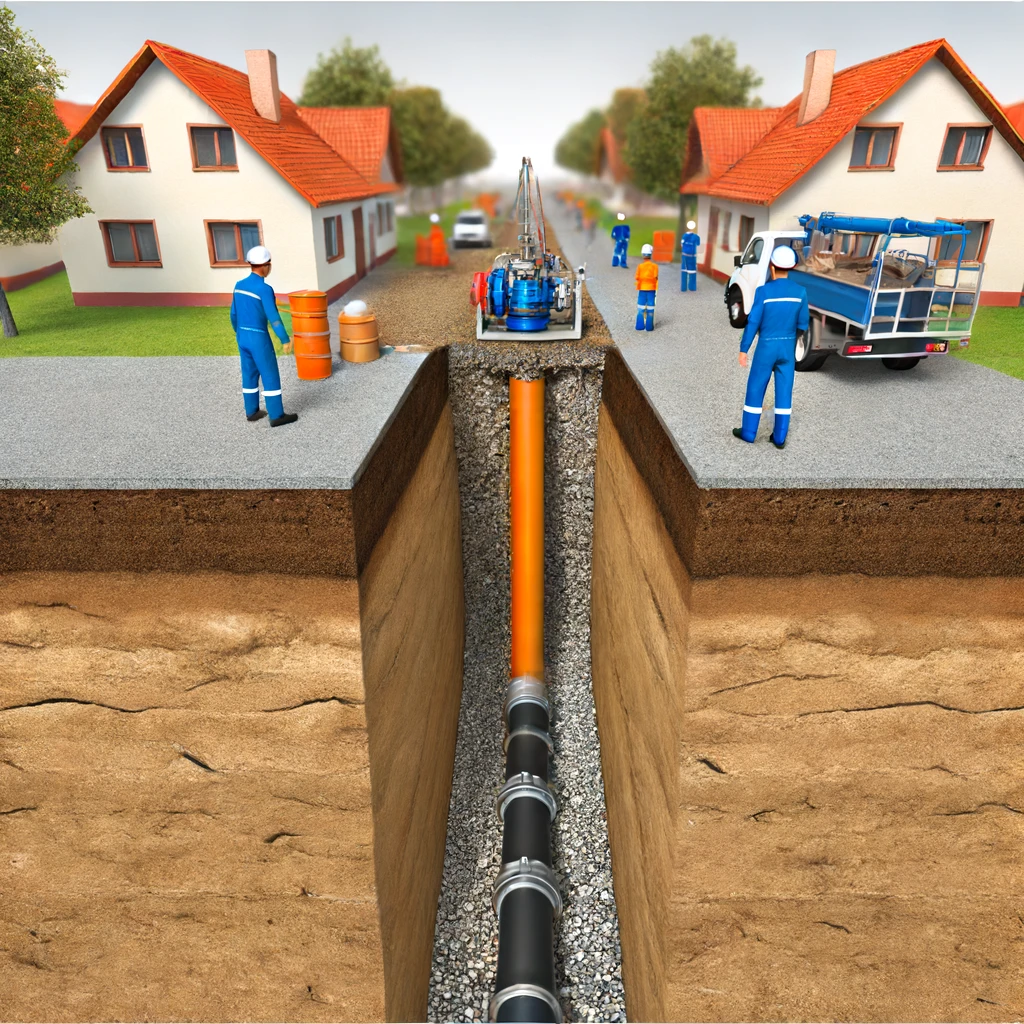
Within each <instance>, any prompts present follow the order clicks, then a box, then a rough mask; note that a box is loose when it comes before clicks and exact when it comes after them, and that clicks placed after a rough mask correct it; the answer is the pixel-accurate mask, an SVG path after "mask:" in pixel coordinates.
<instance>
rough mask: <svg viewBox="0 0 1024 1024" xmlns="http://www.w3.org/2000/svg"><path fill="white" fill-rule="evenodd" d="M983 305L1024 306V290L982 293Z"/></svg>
mask: <svg viewBox="0 0 1024 1024" xmlns="http://www.w3.org/2000/svg"><path fill="white" fill-rule="evenodd" d="M979 305H982V306H1024V292H986V291H983V292H982V293H981V301H980V303H979Z"/></svg>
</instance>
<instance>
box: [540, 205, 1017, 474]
mask: <svg viewBox="0 0 1024 1024" xmlns="http://www.w3.org/2000/svg"><path fill="white" fill-rule="evenodd" d="M552 205H554V206H555V210H554V212H552V211H551V210H550V209H549V210H548V211H547V212H548V214H549V216H550V218H551V222H552V224H553V226H554V228H555V230H556V232H557V233H558V240H559V242H560V244H561V245H562V248H563V249H564V251H565V253H566V255H567V256H568V257H569V258H570V259H572V260H573V262H575V263H577V264H579V263H582V262H584V261H586V262H587V278H588V287H589V289H590V294H591V295H592V297H593V299H594V301H595V303H596V304H597V307H598V309H599V310H600V311H601V314H602V316H604V318H605V320H606V321H607V323H608V326H609V327H610V329H611V332H612V336H613V337H614V338H615V342H616V344H617V345H618V346H619V347H620V349H621V351H622V355H623V358H624V359H625V361H626V363H627V364H628V365H629V368H630V369H631V370H632V372H633V374H634V376H635V377H636V378H637V380H638V381H639V383H640V386H641V387H642V388H643V390H644V391H645V393H646V394H647V397H648V399H649V400H650V402H651V404H652V405H653V406H654V408H655V410H656V411H657V413H658V415H659V417H660V419H661V421H662V423H663V424H664V425H665V427H666V428H667V430H668V433H669V434H670V436H671V437H672V439H673V440H674V442H675V445H676V449H677V450H678V452H679V454H680V456H681V457H682V459H683V461H684V462H685V463H686V465H687V467H688V468H689V470H690V472H691V473H692V474H693V477H694V479H695V480H696V481H697V483H698V484H699V485H700V486H701V487H895V488H909V487H952V488H965V487H980V488H991V487H1024V438H1022V436H1021V428H1022V425H1024V381H1021V380H1017V379H1016V378H1013V377H1008V376H1006V375H1005V374H1001V373H997V372H996V371H995V370H989V369H986V368H985V367H982V366H975V365H974V364H973V363H966V362H962V361H960V360H958V359H951V358H949V357H947V356H939V357H934V356H933V357H931V358H929V359H925V360H922V362H920V363H919V364H918V365H917V366H916V367H915V368H914V369H913V370H909V371H893V370H887V369H885V367H883V366H882V365H881V363H880V362H879V361H877V360H871V361H864V362H855V361H853V360H849V359H840V358H838V357H836V356H833V357H831V358H830V359H829V360H828V361H827V362H826V363H825V365H824V367H822V369H821V370H818V371H817V372H815V373H798V374H797V375H796V385H795V388H794V394H793V418H792V424H791V426H790V431H789V437H788V440H787V444H786V447H785V449H784V450H782V451H778V450H777V449H776V448H774V447H773V446H772V445H771V443H770V442H769V441H768V434H769V432H770V430H771V415H770V414H768V415H765V416H763V417H762V419H761V429H760V432H759V434H758V440H757V442H756V443H755V444H753V445H747V444H745V443H744V442H742V441H739V440H737V439H736V438H734V437H733V436H732V428H733V427H734V426H739V424H740V413H741V408H742V405H743V394H744V389H745V387H746V377H747V371H746V370H744V369H742V368H741V367H740V366H739V364H738V362H737V359H736V355H737V353H738V352H739V340H740V332H739V331H736V330H733V329H732V328H731V327H730V326H729V323H728V320H727V318H726V312H725V304H724V303H723V301H722V295H723V290H722V286H721V285H719V284H716V283H714V282H712V281H711V280H710V279H709V278H707V277H705V276H704V275H702V274H701V275H698V284H697V289H698V290H697V292H696V293H695V294H694V293H686V294H681V293H680V291H679V268H678V265H675V264H673V265H672V266H671V267H668V266H662V267H661V281H660V289H659V292H658V304H657V315H656V320H655V323H656V326H655V329H654V331H652V332H651V333H646V332H637V331H635V330H634V326H633V324H634V321H635V318H636V313H635V310H636V291H635V288H636V285H635V283H634V280H633V271H634V267H635V261H631V265H630V268H629V270H628V271H624V270H621V269H613V268H612V266H611V248H612V247H611V239H605V238H602V237H598V238H597V239H595V241H594V243H593V245H592V246H590V247H589V248H588V246H587V245H586V241H585V237H584V236H583V234H582V233H581V232H578V231H576V229H575V228H574V227H573V226H572V225H571V223H570V222H569V221H568V219H567V218H566V217H564V216H563V215H562V212H561V209H560V208H559V207H558V206H557V204H552ZM1022 344H1024V340H1022ZM772 404H773V398H772V387H771V386H770V385H769V389H768V393H767V395H766V396H765V402H764V407H765V410H766V411H767V410H770V409H771V408H772Z"/></svg>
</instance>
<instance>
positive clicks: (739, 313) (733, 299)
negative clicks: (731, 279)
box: [727, 285, 747, 330]
mask: <svg viewBox="0 0 1024 1024" xmlns="http://www.w3.org/2000/svg"><path fill="white" fill-rule="evenodd" d="M727 305H728V307H729V324H730V326H732V327H735V328H737V330H738V329H740V328H742V327H746V326H747V314H746V313H744V312H743V292H741V291H740V290H739V288H737V287H736V285H733V286H732V287H731V288H730V289H729V298H728V302H727Z"/></svg>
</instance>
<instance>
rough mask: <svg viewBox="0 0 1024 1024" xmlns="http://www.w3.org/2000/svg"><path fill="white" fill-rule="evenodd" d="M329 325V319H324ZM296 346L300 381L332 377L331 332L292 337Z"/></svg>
mask: <svg viewBox="0 0 1024 1024" xmlns="http://www.w3.org/2000/svg"><path fill="white" fill-rule="evenodd" d="M324 323H325V324H326V323H327V318H326V317H325V318H324ZM292 341H293V343H294V345H295V372H296V373H297V374H298V375H299V380H323V379H324V378H325V377H330V375H331V332H330V331H325V332H324V333H323V334H300V333H299V332H298V331H296V332H295V333H294V334H293V335H292Z"/></svg>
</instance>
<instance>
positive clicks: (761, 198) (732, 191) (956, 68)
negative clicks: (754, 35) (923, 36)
mask: <svg viewBox="0 0 1024 1024" xmlns="http://www.w3.org/2000/svg"><path fill="white" fill-rule="evenodd" d="M932 58H936V59H938V60H939V61H941V63H942V64H943V65H944V66H945V67H946V68H947V69H948V70H949V71H950V72H951V73H952V75H953V76H954V77H955V78H956V79H957V81H959V82H960V84H961V85H962V86H963V88H964V89H965V90H966V92H967V93H968V94H969V95H970V97H971V98H972V99H973V100H974V102H975V103H976V104H977V105H978V107H979V108H980V109H981V110H982V111H983V112H984V114H985V115H986V116H987V117H988V119H989V120H990V121H991V122H992V125H993V127H994V128H995V129H996V130H997V131H998V132H999V133H1000V134H1001V135H1002V136H1003V137H1004V138H1005V139H1006V141H1007V142H1008V143H1009V144H1010V145H1011V147H1012V148H1013V149H1014V150H1015V151H1016V152H1017V154H1018V155H1019V156H1020V157H1021V159H1024V139H1022V138H1021V137H1020V136H1019V135H1018V134H1017V133H1016V131H1014V129H1013V126H1012V125H1011V124H1010V122H1009V121H1008V120H1007V117H1006V115H1005V113H1004V112H1003V110H1002V108H1001V107H1000V106H999V104H998V103H996V101H995V100H994V99H993V98H992V95H991V94H990V93H989V92H988V90H987V89H985V87H984V86H983V85H982V84H981V83H980V82H979V81H978V80H977V79H976V78H975V77H974V75H973V74H972V73H971V71H970V69H969V68H968V67H967V65H966V64H964V62H963V61H962V60H961V59H960V57H959V56H958V55H957V54H956V52H955V51H954V50H953V48H952V47H951V46H949V44H948V43H947V42H946V41H945V40H944V39H936V40H932V41H931V42H928V43H921V44H920V45H918V46H911V47H909V48H908V49H905V50H900V51H898V52H897V53H891V54H887V55H886V56H884V57H878V58H876V59H874V60H869V61H865V62H864V63H862V64H855V65H853V66H852V67H849V68H844V69H843V70H842V71H838V72H836V74H835V75H834V77H833V79H832V95H831V97H830V99H829V104H828V107H827V108H826V109H825V111H824V113H822V114H821V115H820V116H818V117H817V118H815V119H814V120H813V121H810V122H808V123H807V124H805V125H802V126H798V125H797V123H796V120H797V112H798V110H799V107H800V96H797V97H796V98H795V99H793V100H792V101H790V103H788V104H787V105H786V106H785V107H784V108H783V109H782V111H781V113H780V116H779V119H778V121H777V123H776V124H775V125H774V127H773V128H772V129H771V131H769V132H768V134H767V135H765V137H764V138H763V139H761V141H760V142H759V143H758V144H757V145H756V146H755V147H754V148H753V149H752V150H751V151H750V152H749V153H748V154H747V155H746V156H745V157H743V159H741V160H740V161H739V162H738V163H737V164H735V166H733V167H732V168H730V169H729V170H728V171H726V172H725V173H724V174H723V175H721V177H719V178H717V179H716V180H714V181H713V182H712V183H711V184H710V185H709V186H708V189H707V191H708V192H709V194H711V195H715V196H719V197H722V198H725V199H736V200H739V201H741V202H748V203H758V204H761V205H766V206H767V205H769V204H770V203H772V202H774V201H775V199H777V198H778V197H779V196H780V195H781V194H782V193H783V192H785V191H786V190H787V189H788V188H790V187H791V186H792V185H794V184H796V182H797V181H798V180H799V179H800V178H802V177H803V176H804V175H805V174H806V173H807V172H808V171H809V170H811V168H812V167H814V166H815V165H816V164H817V163H818V162H819V161H820V160H822V159H823V158H824V157H825V156H826V155H827V154H828V153H829V152H831V150H832V149H833V148H834V147H835V146H836V145H838V144H839V142H840V141H842V139H844V138H845V137H846V136H847V135H848V134H849V133H850V132H851V131H852V130H853V129H854V128H855V127H856V126H857V123H858V122H859V121H860V120H861V118H863V117H864V116H865V115H866V114H868V113H870V112H871V111H872V110H874V109H875V108H876V107H879V106H880V105H881V104H882V103H884V102H885V101H886V100H887V99H889V97H891V96H892V95H893V94H894V93H896V92H897V90H899V89H900V88H901V87H902V86H903V85H905V84H906V83H907V82H908V81H909V80H910V79H911V78H912V77H913V76H914V75H915V74H916V73H917V72H918V71H920V69H921V68H922V67H924V65H925V64H926V63H927V62H928V61H929V60H931V59H932Z"/></svg>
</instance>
